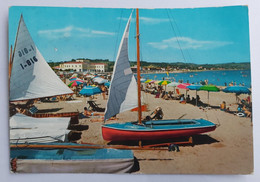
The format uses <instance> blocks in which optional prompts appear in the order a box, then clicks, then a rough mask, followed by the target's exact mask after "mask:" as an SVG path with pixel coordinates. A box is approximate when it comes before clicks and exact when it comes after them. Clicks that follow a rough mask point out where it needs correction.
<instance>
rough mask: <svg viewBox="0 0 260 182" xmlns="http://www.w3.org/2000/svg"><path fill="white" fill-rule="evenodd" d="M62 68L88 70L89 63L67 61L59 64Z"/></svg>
mask: <svg viewBox="0 0 260 182" xmlns="http://www.w3.org/2000/svg"><path fill="white" fill-rule="evenodd" d="M59 68H60V70H74V71H77V72H83V71H87V70H88V68H89V64H88V63H85V62H67V63H62V64H60V65H59Z"/></svg>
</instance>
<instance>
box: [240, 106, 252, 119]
mask: <svg viewBox="0 0 260 182" xmlns="http://www.w3.org/2000/svg"><path fill="white" fill-rule="evenodd" d="M242 110H243V112H244V113H245V115H246V117H251V116H252V113H251V111H250V110H249V109H248V108H247V107H246V106H245V105H244V106H243V108H242Z"/></svg>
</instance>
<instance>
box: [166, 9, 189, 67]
mask: <svg viewBox="0 0 260 182" xmlns="http://www.w3.org/2000/svg"><path fill="white" fill-rule="evenodd" d="M167 16H168V18H169V20H170V24H171V28H172V30H173V32H174V35H175V37H176V41H177V43H178V46H179V48H180V51H181V54H182V57H183V59H184V61H185V62H186V63H187V61H186V58H185V55H184V52H183V50H182V48H181V44H180V41H179V39H178V35H177V32H176V31H175V28H174V26H173V23H172V19H171V16H170V13H169V9H167Z"/></svg>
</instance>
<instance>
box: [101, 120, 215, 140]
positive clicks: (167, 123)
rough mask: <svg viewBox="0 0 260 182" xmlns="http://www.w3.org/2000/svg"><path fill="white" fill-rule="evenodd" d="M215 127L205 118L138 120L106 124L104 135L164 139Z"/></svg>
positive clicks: (195, 133) (123, 138) (197, 132)
mask: <svg viewBox="0 0 260 182" xmlns="http://www.w3.org/2000/svg"><path fill="white" fill-rule="evenodd" d="M215 128H216V125H215V124H213V123H211V122H209V121H207V120H204V119H181V120H178V119H176V120H154V121H153V120H151V121H144V122H142V125H139V124H138V123H137V122H127V123H113V124H106V125H105V126H103V128H102V135H103V138H104V140H108V141H125V140H135V141H143V140H163V139H172V138H178V137H184V136H192V135H197V134H201V133H206V132H210V131H213V130H215ZM118 136H120V137H118Z"/></svg>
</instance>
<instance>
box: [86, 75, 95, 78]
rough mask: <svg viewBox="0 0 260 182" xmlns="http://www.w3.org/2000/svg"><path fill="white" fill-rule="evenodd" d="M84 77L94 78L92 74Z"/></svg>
mask: <svg viewBox="0 0 260 182" xmlns="http://www.w3.org/2000/svg"><path fill="white" fill-rule="evenodd" d="M86 78H94V75H87V76H86Z"/></svg>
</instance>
